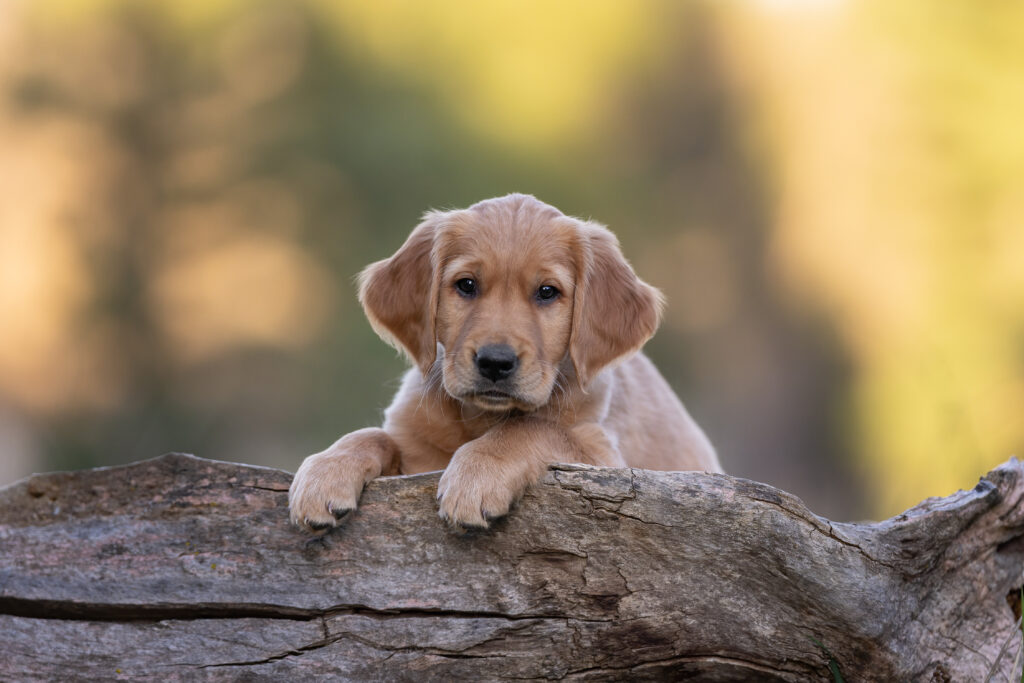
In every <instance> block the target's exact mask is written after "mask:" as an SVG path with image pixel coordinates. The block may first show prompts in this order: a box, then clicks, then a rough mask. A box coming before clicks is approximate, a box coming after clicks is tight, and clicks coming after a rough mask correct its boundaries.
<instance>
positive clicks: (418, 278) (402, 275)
mask: <svg viewBox="0 0 1024 683" xmlns="http://www.w3.org/2000/svg"><path fill="white" fill-rule="evenodd" d="M446 216H447V214H445V213H443V212H439V211H432V212H429V213H427V214H426V215H424V217H423V221H422V222H421V223H420V224H419V225H417V226H416V228H415V229H414V230H413V231H412V234H410V235H409V238H408V239H407V240H406V241H405V244H403V245H402V246H401V248H400V249H399V250H398V251H397V252H395V254H394V255H393V256H392V257H391V258H387V259H384V260H383V261H377V262H376V263H371V264H370V265H369V266H367V267H366V269H365V270H363V272H362V273H360V274H359V301H360V302H361V303H362V304H363V310H364V311H365V312H366V317H367V318H369V319H370V325H372V326H373V329H374V331H375V332H376V333H377V334H379V335H380V337H381V338H382V339H383V340H384V341H386V342H387V343H389V344H391V345H392V346H394V347H396V348H398V349H399V350H401V351H404V352H405V354H406V355H407V356H408V357H409V358H410V359H411V360H412V361H413V362H414V363H416V365H417V366H418V367H419V368H420V372H422V373H423V375H424V376H426V374H427V372H428V371H429V370H430V366H431V365H433V363H434V360H435V358H436V355H437V337H436V334H435V327H434V326H435V318H436V315H437V276H436V268H435V263H434V243H435V240H436V238H437V234H438V233H439V232H440V230H441V229H442V226H443V224H444V221H445V217H446Z"/></svg>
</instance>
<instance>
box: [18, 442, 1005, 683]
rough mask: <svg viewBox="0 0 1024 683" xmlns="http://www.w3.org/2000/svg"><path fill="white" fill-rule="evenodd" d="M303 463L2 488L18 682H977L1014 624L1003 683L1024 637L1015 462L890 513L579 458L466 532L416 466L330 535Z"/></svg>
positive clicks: (203, 467) (201, 463)
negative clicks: (318, 524)
mask: <svg viewBox="0 0 1024 683" xmlns="http://www.w3.org/2000/svg"><path fill="white" fill-rule="evenodd" d="M290 479H291V475H289V474H288V473H286V472H282V471H278V470H272V469H266V468H259V467H250V466H244V465H235V464H229V463H223V462H214V461H208V460H202V459H199V458H195V457H192V456H187V455H168V456H164V457H161V458H157V459H155V460H150V461H146V462H142V463H138V464H135V465H129V466H126V467H116V468H106V469H98V470H91V471H85V472H75V473H56V474H46V475H37V476H34V477H32V478H30V479H27V480H25V481H22V482H19V483H17V484H14V485H12V486H10V487H8V488H6V489H3V490H0V642H2V645H0V679H3V680H31V679H57V678H60V679H67V678H69V677H70V678H81V679H90V680H92V679H98V678H117V677H126V678H140V677H161V678H165V679H176V678H188V679H232V680H233V679H237V678H246V679H249V678H257V679H259V678H266V679H274V680H300V679H308V678H311V677H315V676H319V675H330V676H334V677H338V678H343V679H353V680H367V679H369V680H388V681H394V680H409V681H421V680H456V679H468V680H494V679H503V678H548V679H559V680H561V679H567V680H618V679H623V678H629V679H631V680H632V679H636V680H644V679H655V680H662V679H666V678H671V679H680V678H687V677H690V676H694V677H697V678H699V679H700V680H711V681H733V680H765V681H768V680H780V681H803V680H808V679H811V680H815V679H823V680H832V673H831V672H830V668H829V667H830V664H831V665H832V666H833V667H838V669H839V670H840V671H841V672H842V674H843V676H845V678H846V680H848V681H855V680H868V681H871V680H878V681H890V680H954V681H961V680H964V681H966V680H983V679H984V677H985V675H986V674H987V673H988V672H989V670H990V669H991V668H992V667H993V663H994V661H995V660H996V659H997V657H999V653H1000V650H1001V649H1004V646H1006V647H1005V651H1004V652H1003V654H1002V657H1001V658H1000V660H999V662H998V663H996V664H995V668H994V671H995V673H996V674H997V678H996V679H995V680H1004V677H1005V676H1009V675H1010V674H1011V669H1012V668H1013V666H1014V663H1013V660H1014V657H1015V656H1016V654H1017V650H1018V649H1019V648H1020V640H1021V636H1020V633H1019V632H1017V630H1016V629H1017V627H1016V625H1015V619H1016V617H1015V615H1014V613H1013V606H1012V605H1011V604H1010V602H1008V595H1010V594H1011V593H1012V592H1013V591H1018V590H1019V589H1020V586H1021V585H1022V584H1024V505H1022V502H1021V501H1022V498H1024V465H1022V464H1021V463H1020V462H1018V461H1016V460H1011V461H1010V462H1008V463H1006V464H1004V465H1002V466H1001V467H999V468H998V469H996V470H994V471H993V472H991V473H990V474H989V475H988V476H987V477H986V478H985V479H983V480H982V481H981V482H980V483H979V484H978V486H976V487H975V488H974V489H972V490H969V491H960V492H958V493H956V494H953V495H952V496H949V497H948V498H943V499H929V500H927V501H925V502H923V503H921V504H920V505H918V506H917V507H915V508H913V509H911V510H909V511H907V512H906V513H904V514H902V515H899V516H898V517H895V518H893V519H890V520H887V521H884V522H881V523H878V524H838V523H834V522H829V521H828V520H825V519H823V518H821V517H818V516H816V515H814V514H812V513H811V512H809V511H808V510H807V509H806V507H804V505H803V504H802V503H801V502H800V501H799V500H798V499H797V498H795V497H793V496H791V495H789V494H787V493H784V492H782V491H779V490H777V489H774V488H772V487H770V486H766V485H763V484H758V483H754V482H751V481H746V480H743V479H737V478H733V477H728V476H723V475H705V474H699V473H666V472H649V471H643V470H628V469H624V470H614V469H600V468H591V467H585V466H575V465H559V466H556V467H553V468H552V470H551V471H550V472H549V473H548V475H547V477H546V478H545V479H544V481H543V483H542V484H540V485H538V486H535V487H533V488H532V489H531V490H530V491H529V492H528V493H527V495H526V497H525V498H524V500H523V501H522V502H521V503H520V504H519V506H518V507H517V508H516V509H515V510H514V511H513V514H512V515H511V516H510V517H508V518H507V519H506V520H504V521H501V522H499V523H497V525H496V526H495V528H494V529H493V530H492V531H489V532H477V533H471V534H468V535H463V536H459V535H455V534H453V533H451V532H449V531H447V530H446V529H445V527H444V526H443V524H442V522H441V521H440V520H439V519H438V518H437V514H436V506H435V502H434V492H435V487H436V484H437V475H436V474H428V475H417V476H411V477H394V478H388V479H380V480H377V481H375V482H373V483H371V484H370V485H369V486H368V487H367V489H366V491H365V493H364V495H363V498H362V504H361V507H360V509H359V510H358V511H357V512H356V513H354V515H352V517H351V519H349V520H348V521H347V523H346V525H345V526H344V527H342V528H339V529H337V530H335V531H333V532H331V533H330V534H328V535H326V536H324V537H322V538H319V539H315V540H310V539H308V538H307V537H305V536H303V535H301V534H300V533H299V532H298V531H297V530H295V529H293V528H291V527H289V526H288V524H287V489H288V484H289V482H290ZM1016 609H1017V610H1018V611H1019V605H1018V606H1017V607H1016ZM1007 643H1009V645H1008V646H1007ZM826 651H827V652H828V653H829V654H826ZM1019 675H1020V674H1019V673H1018V674H1017V676H1019Z"/></svg>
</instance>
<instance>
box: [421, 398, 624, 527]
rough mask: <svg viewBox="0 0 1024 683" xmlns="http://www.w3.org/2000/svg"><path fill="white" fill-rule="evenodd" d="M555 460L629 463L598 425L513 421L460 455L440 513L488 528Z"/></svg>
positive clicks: (445, 478) (443, 490) (445, 483)
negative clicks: (572, 425) (569, 426)
mask: <svg viewBox="0 0 1024 683" xmlns="http://www.w3.org/2000/svg"><path fill="white" fill-rule="evenodd" d="M553 462H585V463H590V464H595V465H607V466H612V467H616V466H619V467H621V466H623V465H624V463H623V460H622V457H621V456H619V454H618V452H617V451H616V450H615V447H614V445H613V444H612V442H611V440H610V439H608V437H607V435H606V434H605V433H604V430H602V429H601V428H600V427H599V426H597V425H586V426H583V425H577V426H576V427H573V428H572V429H569V430H567V429H564V428H562V427H560V426H558V425H556V424H553V423H550V422H544V421H541V420H532V419H529V418H521V419H511V420H509V421H507V422H505V423H503V424H501V425H499V426H497V427H494V428H493V429H491V430H490V431H488V432H487V433H486V434H484V435H483V436H481V437H480V438H478V439H475V440H473V441H469V442H467V443H465V444H463V446H462V447H461V448H459V449H458V450H457V451H455V455H453V456H452V459H451V462H450V463H449V464H448V467H447V468H445V471H444V474H443V475H441V481H440V482H439V483H438V485H437V498H438V502H439V506H440V511H439V514H440V516H441V518H442V519H444V520H446V521H447V522H448V523H449V524H451V525H452V526H455V527H462V528H478V529H485V528H487V525H488V522H489V521H490V520H493V519H497V518H499V517H503V516H505V515H506V514H507V513H508V511H509V507H511V505H512V503H514V502H515V501H516V500H517V499H518V498H519V497H520V496H522V494H523V492H524V491H525V490H526V487H527V486H529V485H530V484H532V483H534V482H536V481H537V480H539V479H540V478H541V476H542V475H543V474H544V471H545V470H546V469H547V466H548V465H549V464H550V463H553Z"/></svg>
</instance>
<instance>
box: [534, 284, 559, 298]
mask: <svg viewBox="0 0 1024 683" xmlns="http://www.w3.org/2000/svg"><path fill="white" fill-rule="evenodd" d="M559 294H560V292H559V291H558V289H557V288H556V287H552V286H551V285H542V286H541V287H540V288H539V289H538V290H537V298H538V299H539V300H541V301H552V300H553V299H555V297H557V296H558V295H559Z"/></svg>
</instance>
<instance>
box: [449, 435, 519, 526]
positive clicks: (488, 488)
mask: <svg viewBox="0 0 1024 683" xmlns="http://www.w3.org/2000/svg"><path fill="white" fill-rule="evenodd" d="M530 469H531V468H527V467H525V466H524V464H523V463H514V462H513V463H509V462H504V461H501V460H498V459H496V458H491V457H487V456H476V457H474V456H473V455H471V454H469V453H464V452H463V451H462V449H459V451H456V453H455V456H454V457H453V458H452V460H451V462H450V463H449V464H448V467H447V468H446V469H445V471H444V474H442V475H441V481H440V482H438V484H437V500H438V508H439V509H438V515H439V516H440V517H441V519H443V520H445V521H446V522H448V524H449V525H450V526H452V527H454V528H456V529H486V528H487V527H488V526H489V524H490V522H491V521H493V520H495V519H498V518H500V517H504V516H505V515H507V514H508V511H509V508H511V507H512V504H513V503H514V502H515V501H516V500H518V499H519V497H520V496H522V494H523V491H525V490H526V487H527V486H528V485H529V484H530V483H532V481H533V479H535V478H536V476H534V474H533V473H532V472H531V471H529V470H530ZM534 469H535V468H534Z"/></svg>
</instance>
